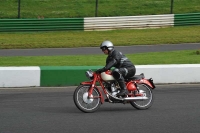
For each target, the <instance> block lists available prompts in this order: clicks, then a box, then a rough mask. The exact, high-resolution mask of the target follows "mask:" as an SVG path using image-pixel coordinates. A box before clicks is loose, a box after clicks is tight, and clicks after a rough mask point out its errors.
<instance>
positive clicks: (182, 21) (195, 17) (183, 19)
mask: <svg viewBox="0 0 200 133" xmlns="http://www.w3.org/2000/svg"><path fill="white" fill-rule="evenodd" d="M187 25H200V13H188V14H175V16H174V26H187Z"/></svg>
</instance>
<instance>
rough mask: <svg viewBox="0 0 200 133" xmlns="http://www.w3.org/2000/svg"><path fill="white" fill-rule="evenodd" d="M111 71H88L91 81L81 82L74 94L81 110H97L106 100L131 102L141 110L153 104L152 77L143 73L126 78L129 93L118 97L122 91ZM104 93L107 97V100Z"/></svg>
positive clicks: (87, 111)
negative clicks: (146, 76) (147, 77)
mask: <svg viewBox="0 0 200 133" xmlns="http://www.w3.org/2000/svg"><path fill="white" fill-rule="evenodd" d="M111 72H112V71H111V70H108V71H106V72H102V73H101V74H98V73H96V72H94V71H92V70H88V71H86V73H85V74H86V77H88V78H89V79H90V81H86V82H82V83H80V86H78V87H77V88H76V89H75V91H74V95H73V99H74V103H75V105H76V107H77V108H78V109H79V110H81V111H83V112H86V113H92V112H95V111H97V110H98V109H99V107H100V106H101V104H103V103H104V102H109V103H123V104H126V103H130V104H131V105H132V106H133V107H134V108H136V109H139V110H144V109H148V108H149V107H151V106H152V104H153V99H154V97H153V91H152V90H153V89H154V88H155V85H154V83H153V79H152V78H150V79H146V78H145V76H144V74H143V73H142V74H140V75H135V76H133V77H131V78H128V79H125V83H126V87H127V89H128V95H127V96H125V97H118V96H117V93H118V92H119V91H120V87H119V85H118V83H117V82H116V80H115V79H114V78H113V76H112V74H111ZM97 83H99V84H97ZM100 87H101V88H102V89H100ZM103 93H104V94H105V97H106V99H105V100H104V96H103Z"/></svg>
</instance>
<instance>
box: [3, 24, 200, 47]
mask: <svg viewBox="0 0 200 133" xmlns="http://www.w3.org/2000/svg"><path fill="white" fill-rule="evenodd" d="M103 40H110V41H112V42H113V43H114V45H115V46H125V45H126V46H130V45H149V44H153V45H154V44H177V43H199V42H200V26H183V27H171V28H159V29H132V30H112V31H87V32H84V31H70V32H67V31H65V32H64V31H56V32H21V33H0V48H1V49H17V48H72V47H98V46H99V45H100V43H101V42H102V41H103Z"/></svg>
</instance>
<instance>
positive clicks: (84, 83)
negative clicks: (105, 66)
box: [80, 81, 92, 85]
mask: <svg viewBox="0 0 200 133" xmlns="http://www.w3.org/2000/svg"><path fill="white" fill-rule="evenodd" d="M80 84H81V85H91V84H92V82H91V81H84V82H81V83H80Z"/></svg>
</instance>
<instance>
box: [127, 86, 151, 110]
mask: <svg viewBox="0 0 200 133" xmlns="http://www.w3.org/2000/svg"><path fill="white" fill-rule="evenodd" d="M137 86H138V90H139V93H141V94H142V95H143V96H145V97H147V99H145V100H141V101H131V102H130V104H131V105H132V106H133V107H134V108H136V109H139V110H144V109H148V108H150V107H151V106H152V104H153V100H154V97H153V91H152V89H151V88H150V87H149V86H148V85H145V84H137Z"/></svg>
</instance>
